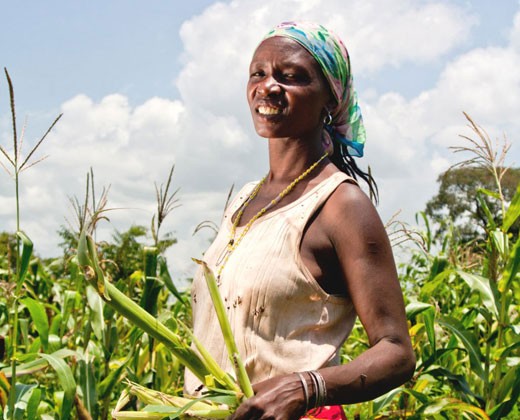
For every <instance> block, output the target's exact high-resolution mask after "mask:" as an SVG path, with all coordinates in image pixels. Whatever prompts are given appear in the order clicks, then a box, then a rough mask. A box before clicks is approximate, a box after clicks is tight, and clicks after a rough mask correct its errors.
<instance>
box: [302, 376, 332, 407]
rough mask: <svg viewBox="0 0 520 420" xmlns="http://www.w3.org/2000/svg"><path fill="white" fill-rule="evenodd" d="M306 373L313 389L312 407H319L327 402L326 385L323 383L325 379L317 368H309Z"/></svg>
mask: <svg viewBox="0 0 520 420" xmlns="http://www.w3.org/2000/svg"><path fill="white" fill-rule="evenodd" d="M307 373H308V374H309V376H310V378H311V382H312V385H313V389H314V401H313V403H314V404H313V408H317V407H321V406H323V405H325V404H326V402H327V386H326V384H325V379H323V376H322V375H321V373H320V372H318V371H317V370H309V371H308V372H307Z"/></svg>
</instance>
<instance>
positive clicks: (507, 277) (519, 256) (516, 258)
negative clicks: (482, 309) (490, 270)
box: [498, 237, 520, 292]
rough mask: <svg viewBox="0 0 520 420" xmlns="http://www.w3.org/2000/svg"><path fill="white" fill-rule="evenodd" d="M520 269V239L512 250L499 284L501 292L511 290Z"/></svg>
mask: <svg viewBox="0 0 520 420" xmlns="http://www.w3.org/2000/svg"><path fill="white" fill-rule="evenodd" d="M519 269H520V237H519V238H518V239H517V241H516V243H515V245H514V246H513V249H512V250H511V253H510V256H509V260H508V262H507V266H506V269H505V270H504V274H503V276H502V279H501V280H500V281H499V283H498V288H499V290H500V291H501V292H504V291H506V290H508V289H509V286H510V284H511V282H512V281H513V280H514V279H515V277H516V276H517V274H518V270H519Z"/></svg>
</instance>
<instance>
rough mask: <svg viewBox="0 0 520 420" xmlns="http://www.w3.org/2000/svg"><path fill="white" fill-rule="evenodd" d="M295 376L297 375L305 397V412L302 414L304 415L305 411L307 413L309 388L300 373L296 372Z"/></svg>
mask: <svg viewBox="0 0 520 420" xmlns="http://www.w3.org/2000/svg"><path fill="white" fill-rule="evenodd" d="M296 375H298V377H299V378H300V382H301V383H302V388H303V395H304V397H305V411H304V412H303V413H304V414H306V413H307V411H309V386H308V385H307V381H306V380H305V378H304V377H303V374H302V373H301V372H296Z"/></svg>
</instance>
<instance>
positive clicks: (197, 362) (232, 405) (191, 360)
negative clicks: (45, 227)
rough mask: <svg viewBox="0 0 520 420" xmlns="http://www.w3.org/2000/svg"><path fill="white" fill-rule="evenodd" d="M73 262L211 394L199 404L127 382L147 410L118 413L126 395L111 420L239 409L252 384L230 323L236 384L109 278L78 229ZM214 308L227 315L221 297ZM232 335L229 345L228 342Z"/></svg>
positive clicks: (208, 274) (200, 349) (214, 415)
mask: <svg viewBox="0 0 520 420" xmlns="http://www.w3.org/2000/svg"><path fill="white" fill-rule="evenodd" d="M77 260H78V263H79V265H80V267H81V268H82V270H83V273H84V277H85V279H86V280H87V281H88V282H89V283H90V284H91V285H92V286H93V287H94V288H95V289H96V290H97V292H98V294H99V295H100V296H101V298H102V299H103V300H104V301H105V303H106V304H108V305H110V306H111V307H112V308H113V309H114V310H116V311H117V312H118V313H120V314H121V315H122V316H124V317H125V318H127V319H128V320H129V321H130V322H132V323H133V324H134V325H135V326H137V327H139V328H140V329H142V330H143V331H144V332H146V333H147V334H149V335H150V336H151V337H153V338H154V339H156V340H157V341H159V342H161V343H163V344H164V345H165V346H166V347H167V348H168V349H169V350H170V351H171V352H172V354H173V355H174V356H175V357H177V358H178V360H179V361H180V362H181V363H182V364H183V365H184V366H185V367H186V368H187V369H189V370H190V371H191V372H193V374H194V375H195V376H196V377H197V378H198V379H199V380H200V381H201V382H202V383H203V384H205V385H206V387H207V389H208V390H209V393H210V394H212V395H211V396H204V398H203V400H204V401H206V402H203V401H201V400H196V399H193V398H187V399H181V397H176V396H168V395H167V394H162V393H160V394H157V392H158V391H152V390H146V392H144V393H143V389H145V388H142V387H140V386H138V385H136V384H131V385H130V386H129V391H128V392H129V394H131V395H135V396H136V397H138V399H140V400H141V401H142V402H144V403H146V404H148V405H147V408H145V410H146V413H145V412H143V411H140V412H124V411H121V408H122V407H123V406H124V405H125V404H123V403H124V401H126V400H127V398H129V396H128V395H127V394H123V395H122V396H121V398H120V402H119V404H118V405H117V407H116V410H114V413H113V416H114V417H115V418H121V419H123V418H163V417H165V416H170V418H176V417H178V416H181V415H188V416H197V417H202V418H225V417H227V416H229V414H230V413H232V412H233V411H234V410H235V409H236V407H238V405H239V404H240V403H241V402H242V400H243V399H244V397H245V398H247V397H250V396H252V395H253V391H252V387H251V383H250V381H249V378H248V377H247V374H246V372H245V369H244V367H243V363H242V361H241V359H240V356H239V355H238V351H237V349H236V344H235V342H234V339H233V337H232V334H231V330H230V328H229V323H228V327H226V329H225V337H226V341H227V342H228V348H229V349H231V351H230V355H231V357H232V360H233V361H234V366H236V367H237V370H236V372H237V377H238V385H237V383H236V382H235V381H234V380H233V379H232V378H231V377H230V376H229V374H227V373H226V372H225V371H224V370H222V368H220V367H219V366H218V364H217V363H216V361H215V360H214V359H213V358H212V357H211V355H210V354H209V352H207V350H205V349H204V348H203V346H202V345H201V344H200V343H199V342H198V341H197V340H196V339H194V340H193V341H194V344H195V347H196V349H197V351H196V350H194V349H193V348H192V347H191V346H190V345H189V344H188V343H186V342H185V341H184V340H183V339H182V338H181V337H180V336H178V335H177V334H175V333H174V332H173V331H172V330H170V329H169V328H168V327H166V326H165V325H164V324H162V323H161V322H160V321H158V320H157V319H156V318H154V317H153V316H152V315H151V314H150V313H149V312H147V311H146V310H145V309H143V308H142V307H141V306H139V305H138V304H137V303H135V302H134V301H132V300H131V299H130V298H129V297H127V296H125V295H124V294H123V293H122V292H120V291H119V289H117V288H116V287H115V286H114V285H112V284H111V283H110V282H109V281H108V278H107V276H106V275H105V273H104V272H103V269H102V268H101V265H100V263H99V260H98V256H97V251H96V244H95V242H94V240H93V238H92V236H91V235H89V234H88V233H86V231H85V230H82V232H81V234H80V239H79V243H78V254H77ZM205 274H206V278H208V277H209V279H210V280H211V276H212V273H211V271H209V268H207V266H205ZM213 281H214V276H213ZM215 287H216V286H215ZM217 293H218V290H217ZM215 307H216V309H217V313H220V315H219V319H220V318H222V316H223V317H224V318H225V312H224V306H223V304H222V301H221V299H220V305H219V304H218V303H217V304H215ZM190 334H191V332H190ZM191 335H192V334H191ZM230 337H231V341H232V343H230ZM149 395H155V396H156V397H157V396H158V395H160V396H161V398H160V399H158V400H154V401H153V404H151V403H150V402H149V401H148V400H147V399H146V398H147V397H148V396H149ZM211 399H215V401H216V402H218V403H220V402H221V401H222V399H224V400H225V404H224V405H225V406H222V405H221V404H215V402H214V401H213V402H212V403H211V404H210V403H208V402H207V401H211ZM147 401H148V402H147ZM171 401H174V403H175V405H173V406H172V405H171V404H170V403H171ZM165 402H168V404H165ZM172 407H173V408H172ZM153 413H155V414H153ZM172 416H173V417H172Z"/></svg>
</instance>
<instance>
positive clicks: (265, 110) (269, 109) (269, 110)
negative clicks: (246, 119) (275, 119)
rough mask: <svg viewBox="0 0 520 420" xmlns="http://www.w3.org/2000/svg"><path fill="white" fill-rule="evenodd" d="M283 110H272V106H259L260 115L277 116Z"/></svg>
mask: <svg viewBox="0 0 520 420" xmlns="http://www.w3.org/2000/svg"><path fill="white" fill-rule="evenodd" d="M281 112H282V110H281V109H280V108H272V107H270V106H259V107H258V113H259V114H262V115H277V114H280V113H281Z"/></svg>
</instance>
